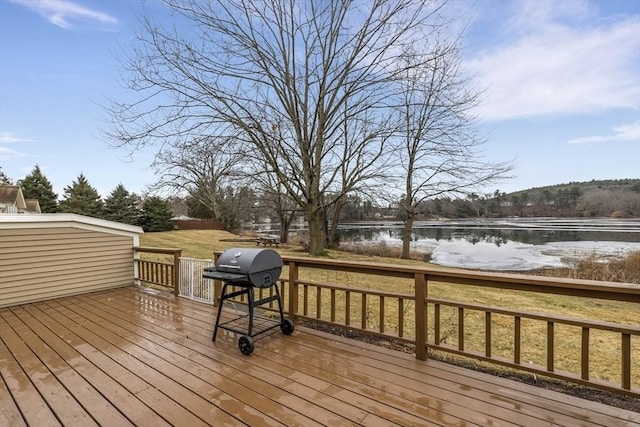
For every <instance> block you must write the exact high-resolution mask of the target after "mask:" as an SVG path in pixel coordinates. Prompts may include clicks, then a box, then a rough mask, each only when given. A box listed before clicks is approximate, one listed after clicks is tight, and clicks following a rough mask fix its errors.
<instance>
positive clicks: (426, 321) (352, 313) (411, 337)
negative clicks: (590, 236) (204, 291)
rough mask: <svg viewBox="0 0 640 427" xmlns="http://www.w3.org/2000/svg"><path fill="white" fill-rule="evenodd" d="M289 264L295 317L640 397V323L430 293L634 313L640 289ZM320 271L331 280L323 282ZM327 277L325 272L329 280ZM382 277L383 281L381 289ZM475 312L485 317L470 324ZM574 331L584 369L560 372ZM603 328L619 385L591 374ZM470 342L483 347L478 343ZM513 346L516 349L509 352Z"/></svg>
mask: <svg viewBox="0 0 640 427" xmlns="http://www.w3.org/2000/svg"><path fill="white" fill-rule="evenodd" d="M217 255H219V254H215V256H216V257H217ZM283 260H284V262H285V270H284V271H283V274H282V276H281V280H280V281H279V283H278V286H280V289H281V296H282V299H283V303H284V308H285V311H286V312H287V313H288V316H289V318H290V319H291V320H292V321H294V322H296V321H300V320H308V321H312V322H317V323H322V324H326V325H331V326H338V327H342V328H346V329H349V330H352V331H356V332H358V333H360V334H369V335H373V336H376V337H379V338H382V339H390V340H394V341H395V342H400V343H405V344H407V345H411V346H413V347H414V351H415V354H416V358H418V359H421V360H425V359H426V358H427V356H428V351H439V352H447V353H451V354H456V355H460V356H465V357H471V358H474V359H477V360H481V361H484V362H489V363H492V364H498V365H502V366H507V367H510V368H514V369H516V370H521V371H527V372H531V373H534V374H542V375H545V376H549V377H554V378H558V379H562V380H566V381H571V382H574V383H578V384H582V385H588V386H593V387H597V388H600V389H604V390H608V391H613V392H616V393H621V394H626V395H629V396H633V397H640V389H639V388H638V384H640V381H639V378H640V361H639V358H638V356H637V355H638V354H640V326H639V325H638V323H636V322H633V323H634V324H632V325H624V324H618V323H612V322H609V321H602V320H599V319H575V318H570V317H566V316H562V315H558V314H548V313H538V312H531V311H527V310H525V309H521V308H513V307H511V308H505V307H499V306H493V305H489V304H485V303H484V302H483V303H477V302H473V301H456V300H452V299H449V298H437V297H436V296H433V295H430V292H429V291H430V289H431V288H434V287H440V288H441V289H442V287H443V286H444V285H447V286H453V287H456V286H466V287H472V288H474V289H479V288H482V289H485V290H501V292H502V291H503V290H504V292H509V291H521V293H528V292H533V293H536V294H538V295H543V296H544V295H547V296H548V295H563V296H569V297H574V298H586V299H596V300H609V301H617V302H620V303H622V304H630V306H629V307H631V308H630V309H631V310H632V312H636V313H640V285H636V284H628V283H627V284H624V283H610V282H597V281H586V280H572V279H560V278H549V277H538V276H528V275H519V274H499V273H487V272H476V271H469V270H462V269H448V268H427V267H418V266H409V265H398V264H378V263H370V262H353V261H339V260H330V259H314V258H306V257H291V256H283ZM319 271H320V272H323V274H324V276H327V279H324V278H323V279H321V280H318V279H317V277H318V276H319V275H318V272H319ZM338 272H341V273H340V274H338ZM323 274H320V276H322V277H324V276H323ZM367 277H368V278H369V279H367ZM381 279H382V280H393V281H394V283H395V284H396V286H395V287H396V288H398V286H397V284H398V283H401V285H400V288H403V286H405V284H406V288H405V289H406V292H395V291H394V292H392V291H388V290H384V286H382V288H381V287H380V285H379V283H380V280H381ZM376 281H377V283H378V285H377V286H373V285H372V284H373V283H374V282H376ZM335 282H339V283H335ZM451 289H453V288H451ZM220 290H221V283H219V282H216V283H215V286H214V295H215V297H214V301H217V297H218V296H219V295H220ZM266 293H269V294H272V293H273V289H270V288H267V289H259V295H260V296H259V298H263V297H264V296H266V295H263V294H266ZM485 302H486V301H485ZM272 309H273V307H272V306H269V307H266V310H272ZM536 309H537V308H536ZM539 309H540V310H544V309H545V307H539ZM445 312H446V313H447V315H445ZM474 315H476V318H477V317H478V316H480V318H481V319H482V320H481V321H477V320H476V321H475V322H472V321H471V320H469V319H471V318H472V317H473V316H474ZM505 319H506V320H505ZM638 319H640V315H639V317H638ZM498 320H500V322H498ZM614 320H615V319H614ZM525 322H528V323H531V322H538V323H540V327H539V328H538V329H536V328H532V327H529V326H528V327H525V326H524V324H525ZM479 324H481V326H480V327H479V326H478V325H479ZM505 325H506V326H505ZM567 327H571V328H575V330H576V331H575V335H577V336H576V339H577V340H578V341H579V344H578V345H579V349H578V351H577V353H578V356H577V357H578V358H579V369H577V371H576V372H572V371H568V370H567V369H565V368H563V369H560V368H559V367H561V366H562V365H563V364H564V361H563V360H562V358H561V357H566V350H563V351H560V350H559V347H561V346H562V345H564V343H558V342H557V335H558V334H557V332H556V331H558V330H559V329H560V328H567ZM471 328H473V330H470V329H471ZM505 329H506V330H507V332H505ZM498 330H499V331H498ZM601 332H604V333H607V334H616V335H617V336H618V338H617V342H618V343H619V345H616V346H615V347H612V348H609V349H606V350H607V351H608V352H614V354H615V353H617V356H615V355H614V356H613V359H612V360H613V362H612V363H613V364H618V363H619V365H618V366H619V369H618V370H617V371H618V374H616V375H612V376H614V377H617V378H619V381H617V380H616V381H617V382H613V381H608V380H606V379H602V378H593V375H592V372H593V370H592V369H591V366H592V365H591V363H592V360H591V354H592V352H593V351H594V348H595V347H597V346H598V345H599V342H598V340H597V339H592V337H593V336H595V334H596V333H601ZM505 335H506V336H507V338H508V341H509V343H508V345H506V347H507V350H505V348H504V347H505V346H504V345H502V346H501V347H500V351H497V350H496V348H497V342H498V341H501V342H502V341H504V340H505ZM532 335H535V336H532ZM532 339H533V340H534V341H535V340H536V339H537V340H538V341H540V342H541V344H540V346H542V347H546V349H545V350H544V353H546V355H545V356H546V357H545V361H543V362H542V363H532V362H531V361H530V360H527V359H525V358H524V357H523V355H524V349H523V347H524V343H529V342H530V341H531V340H532ZM449 341H451V342H452V343H449ZM469 341H474V343H475V344H476V345H475V346H474V345H470V344H469ZM479 341H481V342H483V345H482V347H483V348H481V349H480V350H478V348H477V343H478V342H479ZM528 345H530V344H528ZM474 347H475V348H474ZM505 351H507V352H509V354H508V355H507V356H505V354H504V353H505ZM500 353H502V354H500ZM634 354H635V356H634V357H632V355H634ZM616 360H617V362H616Z"/></svg>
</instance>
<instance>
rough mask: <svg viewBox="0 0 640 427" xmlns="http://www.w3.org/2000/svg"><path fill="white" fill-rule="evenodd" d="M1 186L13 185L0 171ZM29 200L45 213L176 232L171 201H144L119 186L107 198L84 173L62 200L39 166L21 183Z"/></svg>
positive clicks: (67, 190) (23, 191) (121, 185)
mask: <svg viewBox="0 0 640 427" xmlns="http://www.w3.org/2000/svg"><path fill="white" fill-rule="evenodd" d="M0 182H4V183H7V184H13V180H11V179H10V178H9V177H8V176H6V174H4V172H2V170H1V169H0ZM15 184H16V185H18V186H20V187H21V189H22V194H23V196H24V197H25V199H37V200H38V203H39V204H40V210H41V211H42V213H56V212H59V213H73V214H79V215H86V216H90V217H94V218H101V219H106V220H109V221H116V222H121V223H124V224H131V225H139V226H141V227H142V228H143V230H144V231H166V230H173V228H174V224H173V221H172V220H171V218H172V217H173V213H172V212H171V207H170V204H169V201H167V200H165V199H162V198H160V197H157V196H150V197H146V198H144V199H143V198H141V197H139V196H137V195H136V194H134V193H131V192H129V191H128V190H127V189H126V188H125V187H124V185H123V184H118V185H117V186H116V188H115V189H113V191H112V192H111V193H110V194H109V195H108V196H107V197H105V198H104V200H103V199H102V197H101V196H100V194H98V191H97V190H96V189H95V188H94V187H93V186H92V185H91V184H89V181H88V180H87V178H86V177H85V176H84V174H82V173H80V175H78V178H76V180H74V181H73V182H72V183H71V185H69V186H67V187H65V188H64V194H63V195H62V198H61V199H60V200H58V195H57V194H56V193H55V192H54V191H53V186H52V185H51V182H50V181H49V180H48V179H47V177H46V176H45V175H44V173H43V172H42V170H41V169H40V167H39V166H38V165H36V166H35V167H34V168H33V170H32V171H31V172H30V173H29V174H28V175H27V176H26V177H24V179H20V180H17V181H16V182H15Z"/></svg>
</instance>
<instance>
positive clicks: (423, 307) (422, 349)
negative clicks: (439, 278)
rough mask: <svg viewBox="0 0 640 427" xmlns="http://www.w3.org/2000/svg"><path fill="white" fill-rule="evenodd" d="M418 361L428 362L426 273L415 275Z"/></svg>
mask: <svg viewBox="0 0 640 427" xmlns="http://www.w3.org/2000/svg"><path fill="white" fill-rule="evenodd" d="M414 277H415V291H414V293H415V307H416V308H415V314H416V343H415V351H416V359H418V360H427V346H426V342H427V303H426V301H425V300H426V298H427V279H426V275H425V274H424V273H416V274H415V276H414Z"/></svg>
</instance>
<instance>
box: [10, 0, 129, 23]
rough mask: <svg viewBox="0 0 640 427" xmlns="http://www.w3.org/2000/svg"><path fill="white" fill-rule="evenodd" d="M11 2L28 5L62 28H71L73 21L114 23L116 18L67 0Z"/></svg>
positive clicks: (22, 0)
mask: <svg viewBox="0 0 640 427" xmlns="http://www.w3.org/2000/svg"><path fill="white" fill-rule="evenodd" d="M9 1H11V2H13V3H17V4H20V5H22V6H25V7H28V8H29V9H31V10H33V11H34V12H36V13H38V14H39V15H41V16H43V17H44V18H46V19H47V20H48V21H49V22H51V23H52V24H54V25H57V26H58V27H61V28H64V29H72V28H73V27H74V23H78V22H85V21H90V22H93V23H95V22H98V23H102V24H107V25H115V24H117V23H118V20H117V19H116V18H114V17H113V16H111V15H109V14H107V13H104V12H100V11H97V10H93V9H90V8H88V7H85V6H82V5H80V4H77V3H74V2H71V1H68V0H9Z"/></svg>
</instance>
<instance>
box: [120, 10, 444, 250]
mask: <svg viewBox="0 0 640 427" xmlns="http://www.w3.org/2000/svg"><path fill="white" fill-rule="evenodd" d="M443 1H446V0H308V1H296V0H262V1H248V0H209V1H204V0H201V1H199V0H163V1H162V2H163V3H164V4H165V5H166V6H168V7H169V8H171V9H172V10H173V11H174V12H176V16H177V18H178V19H177V22H175V23H174V25H173V26H172V27H169V26H168V25H165V26H162V25H160V24H157V23H155V22H153V21H152V19H151V18H150V17H149V16H145V17H144V18H143V20H142V22H143V25H144V28H143V31H142V32H141V35H140V37H139V40H138V43H137V44H136V46H135V48H134V49H133V50H132V51H131V52H130V54H129V55H128V56H127V57H126V58H124V61H123V62H124V64H125V67H126V69H127V70H126V71H128V72H130V75H127V76H125V79H126V81H127V82H128V86H129V87H130V88H131V89H133V90H135V91H137V92H139V93H140V95H141V97H140V101H139V102H136V103H118V102H112V104H111V106H110V107H109V110H110V113H111V116H112V117H113V127H112V129H111V131H110V138H111V139H112V141H113V142H114V143H115V144H116V145H119V146H126V147H129V148H133V149H136V148H139V147H141V146H144V145H147V144H158V146H159V147H162V144H164V143H166V142H167V141H172V140H174V139H176V138H179V139H183V140H189V139H190V138H191V137H193V136H194V135H196V136H198V137H202V136H205V135H206V136H209V137H221V136H231V135H233V136H236V137H238V138H239V140H240V141H242V142H244V143H245V144H246V146H247V147H252V148H253V150H254V155H256V156H260V157H261V158H263V159H265V160H266V162H267V163H268V164H269V166H270V168H271V170H272V173H274V174H275V175H276V176H277V177H278V182H280V183H281V184H282V186H283V188H284V189H285V190H286V192H287V193H288V195H289V196H290V197H291V198H292V199H293V200H295V201H296V203H297V204H298V206H299V207H300V208H302V209H303V210H304V211H305V212H306V216H307V219H308V221H309V251H310V252H311V253H313V254H319V253H321V252H322V251H323V250H324V247H325V244H326V242H327V238H326V231H325V227H324V225H325V218H324V216H325V215H324V213H325V210H326V207H327V206H328V204H333V203H335V202H336V200H339V199H340V196H341V195H344V194H347V193H348V192H350V191H353V190H354V189H355V188H356V187H357V186H358V185H360V184H361V183H363V182H367V181H370V180H374V179H377V178H380V176H381V173H380V171H379V167H380V165H381V164H382V162H380V161H379V159H380V157H381V156H382V155H383V154H386V153H387V150H385V147H384V145H385V143H386V141H387V138H386V136H387V134H388V129H386V128H385V127H386V126H385V123H388V119H389V117H388V114H389V111H388V108H387V107H388V106H389V104H388V100H389V99H390V96H391V95H392V94H393V91H394V89H395V88H394V85H393V84H392V82H393V81H394V80H396V78H397V76H398V74H399V73H402V71H403V70H401V69H399V68H398V67H396V64H397V63H398V59H399V55H400V54H401V53H402V51H405V50H406V48H407V47H408V46H411V45H413V44H416V43H422V42H423V40H424V38H425V37H426V34H427V33H429V32H430V31H431V30H432V26H433V25H437V22H438V13H439V11H440V8H441V7H442V3H443ZM409 65H410V66H414V65H419V64H413V63H412V64H409ZM345 122H346V123H347V124H348V126H349V127H355V126H360V131H359V132H357V133H356V132H354V131H352V132H351V134H352V135H353V138H346V137H345V133H344V132H345V127H344V124H345ZM216 140H218V139H216ZM347 159H349V163H347V165H346V166H345V160H347ZM329 193H332V194H334V195H337V197H331V198H326V197H324V196H323V195H324V194H329Z"/></svg>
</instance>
